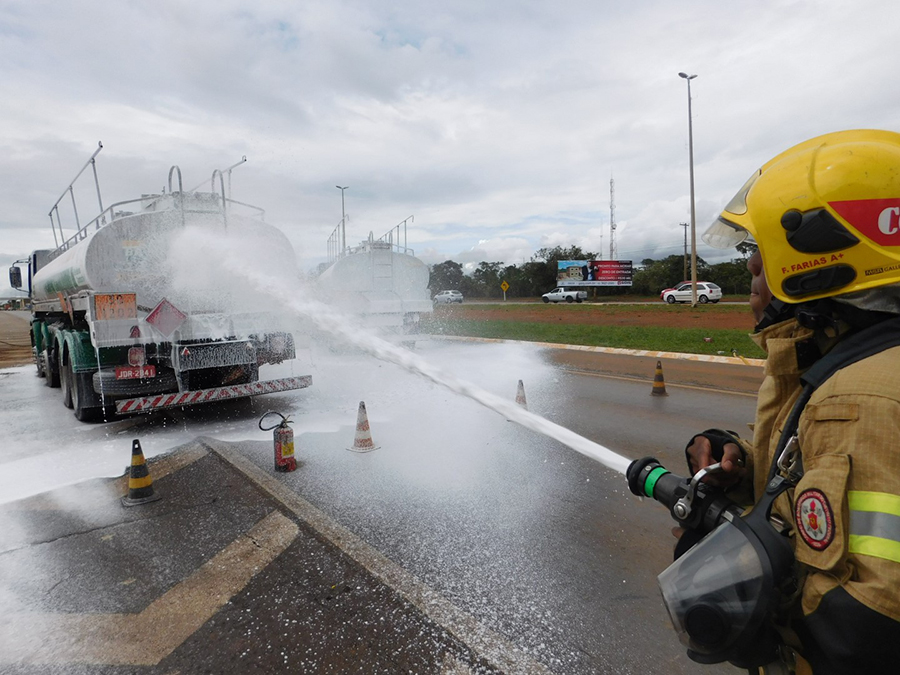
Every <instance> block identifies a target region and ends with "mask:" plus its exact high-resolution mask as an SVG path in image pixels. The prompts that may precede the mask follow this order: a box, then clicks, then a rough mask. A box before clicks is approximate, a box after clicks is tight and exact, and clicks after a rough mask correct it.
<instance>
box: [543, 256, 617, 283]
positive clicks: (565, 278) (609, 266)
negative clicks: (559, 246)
mask: <svg viewBox="0 0 900 675" xmlns="http://www.w3.org/2000/svg"><path fill="white" fill-rule="evenodd" d="M556 268H557V271H556V283H557V284H559V285H560V286H631V279H632V274H633V270H632V267H631V261H630V260H560V261H558V262H557V263H556Z"/></svg>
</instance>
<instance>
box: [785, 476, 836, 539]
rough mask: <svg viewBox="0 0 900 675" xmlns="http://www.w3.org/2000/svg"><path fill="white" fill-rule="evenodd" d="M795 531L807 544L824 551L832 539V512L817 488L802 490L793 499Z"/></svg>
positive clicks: (826, 499) (826, 500)
mask: <svg viewBox="0 0 900 675" xmlns="http://www.w3.org/2000/svg"><path fill="white" fill-rule="evenodd" d="M794 519H795V520H796V521H797V531H798V532H799V533H800V536H801V537H802V538H803V541H805V542H806V544H807V546H809V547H810V548H813V549H815V550H817V551H824V550H825V549H826V548H828V545H829V544H830V543H831V542H832V540H833V539H834V512H833V511H832V510H831V504H829V503H828V498H827V497H826V496H825V495H824V494H822V492H820V491H819V490H804V491H803V492H802V493H801V494H800V496H799V497H797V498H796V499H795V500H794Z"/></svg>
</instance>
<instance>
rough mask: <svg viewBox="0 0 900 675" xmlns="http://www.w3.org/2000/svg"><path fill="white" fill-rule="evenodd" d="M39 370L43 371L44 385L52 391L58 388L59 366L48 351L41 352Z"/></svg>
mask: <svg viewBox="0 0 900 675" xmlns="http://www.w3.org/2000/svg"><path fill="white" fill-rule="evenodd" d="M41 370H43V371H44V378H45V379H44V384H46V385H47V386H48V387H52V388H54V389H56V388H57V387H59V366H58V365H57V363H56V356H55V355H54V354H53V352H51V351H50V350H49V349H45V350H44V351H42V352H41Z"/></svg>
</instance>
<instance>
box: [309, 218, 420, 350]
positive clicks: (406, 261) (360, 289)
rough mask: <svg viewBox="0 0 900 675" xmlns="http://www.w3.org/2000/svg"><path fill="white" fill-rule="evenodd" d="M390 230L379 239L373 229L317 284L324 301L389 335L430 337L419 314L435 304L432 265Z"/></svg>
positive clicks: (320, 278) (415, 338) (346, 252)
mask: <svg viewBox="0 0 900 675" xmlns="http://www.w3.org/2000/svg"><path fill="white" fill-rule="evenodd" d="M392 232H393V231H392ZM390 235H391V233H388V235H385V236H384V237H382V238H381V239H375V238H374V236H373V235H372V233H369V238H368V239H367V240H364V241H362V242H360V244H359V246H356V247H353V248H348V249H346V250H345V251H343V253H344V255H338V256H336V259H335V260H334V261H333V262H332V264H331V266H330V267H328V268H327V269H326V270H325V271H323V272H322V273H321V274H320V275H319V277H318V279H317V280H316V285H317V288H318V291H319V294H320V296H321V297H322V298H323V300H324V301H325V302H327V303H329V304H332V305H334V306H336V307H338V308H339V309H340V310H341V311H344V312H347V313H350V314H354V315H356V316H358V317H360V319H361V321H362V323H363V325H366V326H368V327H370V328H374V329H376V330H378V331H379V332H381V333H382V334H383V335H384V336H385V337H398V338H400V339H403V340H404V341H415V340H421V339H423V338H425V337H427V336H425V335H422V334H420V333H419V330H418V327H419V319H420V317H421V315H422V314H427V313H430V312H432V311H433V309H434V307H433V303H432V301H431V296H430V295H429V292H428V280H429V276H430V274H429V271H428V266H427V265H426V264H425V263H423V262H422V261H421V260H419V259H418V258H416V257H415V256H414V255H413V251H412V249H410V248H407V247H406V246H401V245H400V244H395V243H394V242H393V238H392V237H391V236H390Z"/></svg>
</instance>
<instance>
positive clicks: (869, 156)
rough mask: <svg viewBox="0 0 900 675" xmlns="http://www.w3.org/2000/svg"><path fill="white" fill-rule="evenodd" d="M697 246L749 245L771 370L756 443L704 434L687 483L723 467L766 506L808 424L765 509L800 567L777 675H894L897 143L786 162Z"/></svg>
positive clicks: (868, 135) (726, 484) (807, 151)
mask: <svg viewBox="0 0 900 675" xmlns="http://www.w3.org/2000/svg"><path fill="white" fill-rule="evenodd" d="M703 240H704V241H705V242H706V243H707V244H709V245H711V246H714V247H717V248H728V247H732V246H735V245H737V244H739V243H741V242H747V243H755V244H756V246H757V251H756V252H755V253H754V254H753V255H752V256H751V257H750V259H749V262H748V268H749V270H750V272H751V274H752V277H753V280H752V285H751V295H750V306H751V309H752V310H753V313H754V317H755V319H756V321H757V325H756V329H755V332H754V335H753V336H752V337H753V340H754V342H756V343H757V344H758V345H759V346H760V347H761V348H762V349H764V350H765V351H766V353H767V359H766V366H765V379H764V381H763V384H762V386H761V388H760V392H759V398H758V404H757V412H756V420H755V424H754V425H753V442H752V443H750V442H747V441H746V440H743V439H739V438H737V436H736V435H735V434H733V433H732V432H724V431H720V430H709V431H708V432H704V433H703V434H698V435H697V436H695V437H694V438H693V439H691V441H690V442H689V443H688V446H687V448H686V454H687V456H688V462H689V465H690V470H691V473H692V474H693V473H695V472H697V471H698V470H700V469H701V468H704V467H708V466H710V465H712V464H714V463H716V462H719V463H720V464H721V469H722V470H723V471H722V473H719V474H718V475H717V476H715V477H714V476H710V478H709V480H710V481H711V482H715V483H717V484H718V485H719V486H721V487H723V488H725V490H726V493H727V494H728V495H729V496H730V497H731V498H732V499H733V500H735V501H737V502H738V503H740V504H741V505H742V506H749V505H752V504H754V503H756V502H758V501H759V500H760V499H761V496H762V495H763V494H764V491H765V490H766V487H767V485H768V480H769V478H771V476H772V475H773V473H774V472H775V466H776V464H775V460H776V459H777V458H775V457H773V455H774V454H775V449H776V446H777V445H778V443H779V438H780V435H781V433H782V431H783V429H784V427H785V426H786V425H787V424H789V422H790V420H789V419H788V418H789V416H790V415H791V413H792V411H793V410H795V409H798V408H799V418H798V422H797V423H796V429H797V431H796V441H797V442H798V443H799V454H798V455H797V456H795V457H794V459H795V460H797V461H796V464H795V465H794V467H795V471H796V476H797V477H798V480H797V481H796V483H795V484H794V485H793V487H792V488H791V489H789V490H787V491H785V492H784V493H783V494H781V495H780V496H779V497H778V498H777V499H776V500H775V501H774V506H773V509H772V513H773V515H775V516H777V521H779V522H780V523H781V524H782V526H783V528H784V530H785V531H786V533H787V534H788V536H789V539H790V542H791V546H792V548H793V554H794V563H793V565H792V568H793V572H792V576H793V577H794V579H795V588H796V591H795V592H794V593H793V594H788V599H787V601H786V602H785V603H784V605H785V608H784V610H783V611H782V612H781V613H780V615H779V619H778V625H776V626H775V628H776V629H777V633H778V635H779V636H780V639H781V642H782V645H781V647H780V648H779V650H778V651H779V654H780V658H781V660H782V661H783V663H784V664H785V665H784V670H783V671H782V672H795V673H797V674H798V675H799V674H807V673H814V674H815V675H832V674H845V673H867V674H875V673H897V672H900V657H898V656H897V654H898V652H897V650H896V646H897V645H898V644H900V346H891V345H892V344H893V345H898V344H900V318H898V317H900V134H897V133H894V132H888V131H875V130H856V131H844V132H837V133H832V134H827V135H824V136H820V137H818V138H814V139H812V140H809V141H806V142H804V143H801V144H800V145H797V146H795V147H793V148H791V149H789V150H787V151H785V152H783V153H782V154H780V155H778V156H777V157H775V158H774V159H772V160H771V161H770V162H768V163H767V164H765V165H764V166H763V167H762V168H761V169H760V170H758V171H757V172H756V173H754V174H753V176H752V177H751V178H750V180H749V181H747V183H746V184H745V185H744V186H743V187H742V188H741V190H740V191H739V192H738V194H737V195H736V196H735V197H734V198H733V199H732V200H731V201H730V202H729V204H728V205H727V206H726V207H725V210H724V211H723V212H722V214H721V215H720V216H719V218H718V220H717V221H716V222H715V223H713V225H712V226H711V227H710V228H709V230H708V231H707V232H706V233H705V234H704V235H703ZM863 331H868V332H866V333H865V335H866V336H870V335H872V336H875V337H874V338H867V341H868V342H869V343H872V341H873V339H874V340H875V342H877V344H870V345H869V347H868V348H867V350H863V352H861V354H858V355H857V356H856V357H855V358H856V359H857V360H855V362H851V363H849V365H845V366H843V367H841V368H840V369H839V370H837V372H835V373H834V374H833V375H830V376H829V377H828V378H827V379H826V380H825V381H824V382H822V383H821V384H820V385H819V386H818V387H817V388H815V390H814V391H813V392H812V394H811V395H810V397H809V399H808V401H807V402H806V403H805V404H802V405H800V406H797V401H798V398H799V397H800V392H801V379H800V378H801V376H803V375H804V373H807V372H808V371H809V369H810V368H811V367H812V366H814V365H815V364H816V363H817V362H819V361H820V360H822V359H824V358H826V357H827V356H828V355H829V354H830V353H833V352H834V350H838V351H841V350H839V349H838V347H839V346H840V345H841V344H842V343H844V342H845V341H847V340H848V339H849V338H851V336H853V335H862V334H863ZM848 344H849V343H848ZM843 351H847V349H844V350H843ZM770 467H772V468H771V470H770ZM751 672H756V671H755V670H753V669H751ZM767 672H768V671H767Z"/></svg>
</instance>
